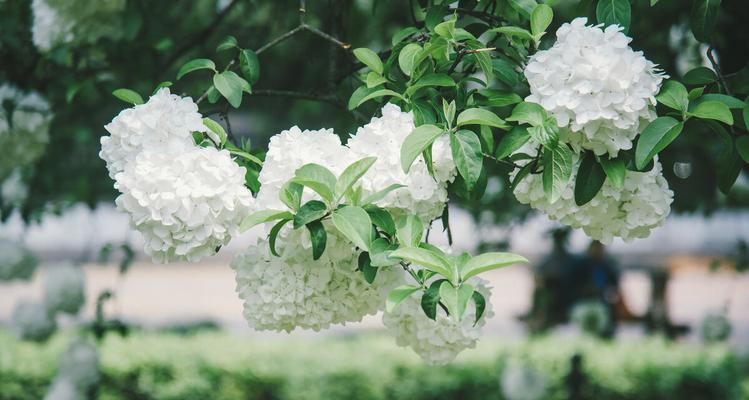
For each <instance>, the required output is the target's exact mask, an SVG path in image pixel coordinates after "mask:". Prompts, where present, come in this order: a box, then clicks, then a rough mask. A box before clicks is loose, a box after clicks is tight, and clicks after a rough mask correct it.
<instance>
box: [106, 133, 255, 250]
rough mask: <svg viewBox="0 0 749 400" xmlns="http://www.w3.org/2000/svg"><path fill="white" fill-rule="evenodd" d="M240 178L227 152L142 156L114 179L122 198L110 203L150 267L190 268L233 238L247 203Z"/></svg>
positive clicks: (241, 172) (248, 197)
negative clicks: (124, 216) (125, 217)
mask: <svg viewBox="0 0 749 400" xmlns="http://www.w3.org/2000/svg"><path fill="white" fill-rule="evenodd" d="M245 173H246V170H245V168H244V167H240V166H238V165H237V164H236V163H235V162H234V161H233V160H232V158H231V155H230V154H229V152H228V151H227V150H217V149H215V148H212V147H207V148H203V147H192V148H189V149H186V150H184V151H183V152H181V153H178V154H171V153H165V152H161V151H159V150H158V149H155V150H147V151H144V152H141V153H139V154H137V156H136V157H135V159H134V160H133V162H132V163H130V164H129V165H128V167H127V168H126V169H125V171H123V172H122V173H120V174H118V175H117V181H116V183H115V188H116V189H118V190H119V191H120V192H122V194H121V195H120V196H119V197H117V199H116V200H115V202H116V204H117V208H118V209H119V210H121V211H125V212H127V213H128V214H130V222H131V224H132V225H133V227H134V228H135V229H137V230H138V231H139V232H140V233H141V234H142V235H143V238H144V240H145V252H146V254H148V255H150V256H151V257H152V258H153V260H154V261H155V262H159V263H163V262H168V261H175V260H187V261H190V262H195V261H198V260H200V259H202V258H203V257H206V256H209V255H213V254H215V253H216V251H217V250H218V248H220V247H221V246H223V245H225V244H227V243H228V242H229V240H230V239H231V237H232V236H233V235H236V234H238V233H239V224H240V223H241V221H242V219H243V217H245V216H246V215H248V214H249V213H250V205H251V203H252V201H253V199H252V194H251V193H250V191H249V190H248V189H247V188H246V187H245V186H244V182H245Z"/></svg>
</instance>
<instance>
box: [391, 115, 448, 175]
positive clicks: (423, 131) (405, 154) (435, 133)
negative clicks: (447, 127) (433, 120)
mask: <svg viewBox="0 0 749 400" xmlns="http://www.w3.org/2000/svg"><path fill="white" fill-rule="evenodd" d="M443 133H445V131H444V130H443V129H442V128H439V127H437V126H435V125H421V126H419V127H416V129H414V130H413V131H411V133H409V134H408V136H406V139H405V140H404V141H403V145H402V146H401V168H402V169H403V172H405V173H408V171H409V170H410V169H411V165H412V164H413V163H414V161H415V160H416V157H418V156H419V155H420V154H421V153H422V152H423V151H424V150H426V149H427V148H428V147H430V146H431V145H432V142H434V141H435V139H437V138H438V137H440V136H442V134H443Z"/></svg>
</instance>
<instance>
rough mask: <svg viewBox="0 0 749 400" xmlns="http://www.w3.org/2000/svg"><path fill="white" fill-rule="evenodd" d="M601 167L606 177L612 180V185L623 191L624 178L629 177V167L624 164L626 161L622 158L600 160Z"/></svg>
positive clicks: (603, 158)
mask: <svg viewBox="0 0 749 400" xmlns="http://www.w3.org/2000/svg"><path fill="white" fill-rule="evenodd" d="M600 162H601V167H603V171H604V172H605V173H606V177H608V178H609V180H611V183H612V184H613V185H614V186H615V187H617V188H619V189H621V188H623V187H624V178H625V176H626V175H627V167H626V165H625V164H624V160H622V159H621V158H613V159H612V158H607V157H605V156H604V157H601V158H600Z"/></svg>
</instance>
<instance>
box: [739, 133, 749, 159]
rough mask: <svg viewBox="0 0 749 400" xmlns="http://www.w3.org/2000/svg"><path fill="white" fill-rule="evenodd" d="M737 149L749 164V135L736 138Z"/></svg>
mask: <svg viewBox="0 0 749 400" xmlns="http://www.w3.org/2000/svg"><path fill="white" fill-rule="evenodd" d="M736 151H737V152H738V153H739V156H741V159H743V160H744V162H745V163H747V164H749V135H743V136H739V137H737V138H736Z"/></svg>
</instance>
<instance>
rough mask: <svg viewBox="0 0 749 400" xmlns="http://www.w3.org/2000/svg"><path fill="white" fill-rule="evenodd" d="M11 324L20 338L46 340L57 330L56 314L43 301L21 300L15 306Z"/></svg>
mask: <svg viewBox="0 0 749 400" xmlns="http://www.w3.org/2000/svg"><path fill="white" fill-rule="evenodd" d="M10 320H11V324H12V326H13V330H14V331H15V333H16V335H17V336H18V338H19V339H22V340H32V341H37V342H41V341H45V340H47V339H48V338H49V337H50V336H52V334H53V333H55V331H56V330H57V322H56V321H55V317H54V315H52V314H50V313H49V312H48V311H47V308H46V307H45V306H44V304H42V303H38V302H34V301H30V300H20V301H18V302H17V303H16V304H15V306H14V307H13V313H12V314H11V318H10Z"/></svg>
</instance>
